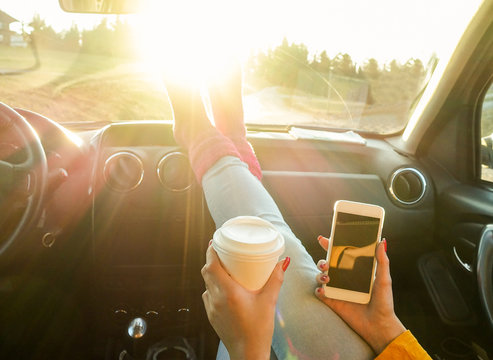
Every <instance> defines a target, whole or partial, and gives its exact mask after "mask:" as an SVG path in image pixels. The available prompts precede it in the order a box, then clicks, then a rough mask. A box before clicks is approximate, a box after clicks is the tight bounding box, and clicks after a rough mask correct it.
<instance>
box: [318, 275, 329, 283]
mask: <svg viewBox="0 0 493 360" xmlns="http://www.w3.org/2000/svg"><path fill="white" fill-rule="evenodd" d="M316 279H317V283H319V284H320V285H322V284H327V283H328V282H329V275H327V274H325V273H319V274H317V276H316Z"/></svg>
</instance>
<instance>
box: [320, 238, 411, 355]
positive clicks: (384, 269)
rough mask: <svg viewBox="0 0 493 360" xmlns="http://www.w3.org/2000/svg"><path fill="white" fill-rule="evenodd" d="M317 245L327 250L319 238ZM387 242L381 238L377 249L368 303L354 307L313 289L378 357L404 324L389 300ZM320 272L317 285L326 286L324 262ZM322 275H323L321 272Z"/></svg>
mask: <svg viewBox="0 0 493 360" xmlns="http://www.w3.org/2000/svg"><path fill="white" fill-rule="evenodd" d="M318 241H319V243H320V245H321V246H322V247H323V248H324V249H325V250H327V246H328V244H329V241H328V239H327V238H325V237H323V236H319V238H318ZM386 251H387V241H386V240H385V239H383V240H382V241H381V242H380V244H379V245H378V247H377V250H376V257H377V264H378V266H377V271H376V277H375V283H374V284H373V293H372V296H371V300H370V302H369V303H368V304H356V303H351V302H348V301H342V300H335V299H329V298H327V297H325V293H324V289H323V288H322V287H319V288H317V289H316V291H315V294H316V296H317V297H318V298H319V299H320V300H321V301H323V302H324V303H325V304H326V305H328V306H329V307H330V308H331V309H332V310H334V312H335V313H337V315H339V316H340V317H341V318H342V319H343V320H344V321H345V322H346V323H347V324H348V325H349V326H350V327H351V328H352V329H353V330H354V331H355V332H357V333H358V334H359V335H360V336H361V337H362V338H363V339H364V340H365V341H366V342H367V343H368V344H369V345H370V346H371V347H372V348H373V350H374V351H375V353H376V354H380V353H381V352H382V351H383V350H384V349H385V347H386V346H387V345H388V344H390V343H391V342H392V340H394V339H395V338H396V337H398V336H399V335H400V334H402V333H403V332H405V331H406V328H405V327H404V325H402V323H401V321H400V320H399V319H398V318H397V316H396V315H395V313H394V301H393V298H392V279H391V278H390V268H389V258H388V257H387V252H386ZM317 266H318V268H319V269H320V270H321V271H322V273H321V274H318V275H317V281H318V283H319V284H327V283H328V282H329V281H330V280H329V277H328V276H327V274H326V272H327V268H328V267H327V262H326V261H325V260H320V261H319V262H318V264H317ZM324 272H325V273H324Z"/></svg>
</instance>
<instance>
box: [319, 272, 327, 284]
mask: <svg viewBox="0 0 493 360" xmlns="http://www.w3.org/2000/svg"><path fill="white" fill-rule="evenodd" d="M327 278H328V277H327V275H325V274H324V275H322V276H320V280H322V281H324V282H325V281H327Z"/></svg>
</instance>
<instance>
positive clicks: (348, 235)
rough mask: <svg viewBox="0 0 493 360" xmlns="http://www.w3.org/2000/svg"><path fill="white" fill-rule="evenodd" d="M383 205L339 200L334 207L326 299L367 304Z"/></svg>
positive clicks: (374, 267)
mask: <svg viewBox="0 0 493 360" xmlns="http://www.w3.org/2000/svg"><path fill="white" fill-rule="evenodd" d="M384 216H385V210H384V209H383V208H382V207H381V206H377V205H372V204H364V203H359V202H354V201H346V200H339V201H336V203H335V204H334V217H333V219H332V229H331V232H330V234H331V235H330V239H329V240H330V241H329V248H328V251H327V263H328V264H329V269H328V275H329V279H330V281H329V283H328V284H327V285H325V286H324V290H325V296H327V297H329V298H333V299H339V300H345V301H351V302H355V303H360V304H367V303H368V302H369V301H370V298H371V292H372V289H373V281H374V279H375V271H376V266H377V264H376V258H375V250H376V246H377V244H378V242H379V241H380V237H381V236H382V227H383V220H384Z"/></svg>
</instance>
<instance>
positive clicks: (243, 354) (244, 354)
mask: <svg viewBox="0 0 493 360" xmlns="http://www.w3.org/2000/svg"><path fill="white" fill-rule="evenodd" d="M228 352H229V356H230V359H231V360H269V359H270V344H259V343H254V344H251V345H247V344H243V345H239V344H236V346H235V347H234V348H232V349H231V350H229V349H228Z"/></svg>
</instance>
